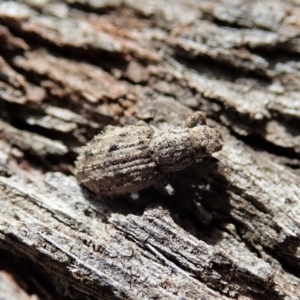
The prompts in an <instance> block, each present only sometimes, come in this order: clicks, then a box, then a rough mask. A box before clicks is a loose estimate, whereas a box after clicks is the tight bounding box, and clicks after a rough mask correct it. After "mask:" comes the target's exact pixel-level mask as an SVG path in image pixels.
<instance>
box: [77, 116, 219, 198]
mask: <svg viewBox="0 0 300 300" xmlns="http://www.w3.org/2000/svg"><path fill="white" fill-rule="evenodd" d="M222 146H223V141H222V136H221V133H220V132H219V131H218V130H216V129H214V128H211V127H209V126H207V125H206V119H205V115H204V114H203V113H202V112H195V113H194V114H193V115H192V116H191V117H189V118H188V119H187V120H186V122H185V125H184V126H182V127H180V126H170V127H168V128H166V129H157V128H154V127H150V126H149V125H147V124H146V123H138V124H137V125H127V126H124V127H117V126H107V127H106V129H105V130H104V132H102V133H100V134H98V135H96V136H95V137H94V138H93V140H91V141H90V142H89V143H88V144H87V145H86V146H85V147H84V148H83V151H82V152H81V154H80V155H79V157H78V159H77V161H76V178H77V179H78V181H79V182H80V183H81V184H83V185H84V186H86V187H87V188H88V189H89V190H91V191H93V192H94V193H96V194H97V195H102V196H117V195H121V194H126V193H133V192H137V191H139V190H141V189H144V188H146V187H149V186H150V185H152V184H155V183H157V182H159V181H160V180H162V179H164V178H165V176H166V174H167V173H169V172H175V171H179V170H183V169H184V168H186V167H188V166H190V165H191V164H192V163H193V162H195V161H196V160H197V159H199V158H202V157H205V156H209V155H211V154H212V153H214V152H216V151H219V150H221V149H222Z"/></svg>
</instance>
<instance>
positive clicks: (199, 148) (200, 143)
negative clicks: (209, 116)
mask: <svg viewBox="0 0 300 300" xmlns="http://www.w3.org/2000/svg"><path fill="white" fill-rule="evenodd" d="M190 135H191V144H192V148H193V152H194V155H195V158H202V157H205V156H208V155H211V154H213V153H214V152H217V151H220V150H221V149H222V147H223V139H222V135H221V132H219V131H218V130H216V129H214V128H211V127H209V126H196V127H193V128H191V129H190Z"/></svg>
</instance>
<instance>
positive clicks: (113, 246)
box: [0, 0, 300, 300]
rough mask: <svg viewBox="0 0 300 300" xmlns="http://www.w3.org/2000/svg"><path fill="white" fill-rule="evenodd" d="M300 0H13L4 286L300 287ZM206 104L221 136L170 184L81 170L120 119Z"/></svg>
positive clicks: (1, 24) (112, 292)
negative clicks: (131, 185)
mask: <svg viewBox="0 0 300 300" xmlns="http://www.w3.org/2000/svg"><path fill="white" fill-rule="evenodd" d="M298 5H299V3H297V1H296V0H295V1H285V2H284V1H274V0H270V1H246V0H244V1H242V0H240V1H229V0H227V1H196V0H189V1H184V0H182V1H181V0H177V1H167V0H165V1H142V2H141V1H132V0H115V1H99V2H96V1H76V0H75V1H74V0H72V1H65V2H60V1H57V2H51V1H49V2H48V1H44V2H43V1H34V0H28V1H18V2H4V1H0V41H1V43H0V55H1V56H0V67H1V68H0V269H1V270H2V271H0V299H36V298H38V299H62V298H66V299H69V298H70V299H181V300H182V299H241V300H242V299H243V300H244V299H299V298H300V279H299V274H300V248H299V245H300V226H299V224H300V217H299V216H300V179H299V174H300V172H299V167H300V146H299V145H300V129H299V128H300V127H299V124H300V122H299V121H300V101H299V99H300V91H299V78H300V75H299V74H300V73H299V62H298V60H299V54H300V40H299V36H300V23H299V17H300V8H299V6H298ZM196 110H202V111H204V112H205V113H206V115H207V117H208V118H209V119H208V123H209V124H210V125H212V126H215V127H216V128H217V129H218V130H220V131H221V132H222V134H223V139H224V147H223V149H222V151H221V152H219V153H216V154H214V155H213V158H210V159H204V160H202V161H200V162H198V163H197V164H195V165H193V166H192V167H190V168H188V169H186V170H184V171H181V172H178V173H174V174H172V175H171V176H170V178H169V179H168V182H169V185H168V186H167V187H166V188H165V189H163V190H161V189H156V188H149V189H146V190H144V191H142V192H141V193H139V194H138V195H135V196H136V197H137V198H138V199H135V198H134V197H132V196H131V195H126V196H123V197H119V198H116V199H110V200H109V201H108V200H107V199H104V198H101V197H99V196H96V195H93V194H92V193H91V192H89V191H88V190H86V189H84V188H82V187H81V186H80V185H79V184H78V182H77V181H76V179H75V177H74V176H73V167H74V160H75V159H76V156H77V155H78V153H79V151H80V147H81V146H82V145H84V144H85V143H86V142H87V141H89V140H90V139H91V138H92V137H93V136H94V135H95V134H97V133H99V132H101V130H103V128H104V127H105V126H106V125H126V124H135V123H137V122H138V121H140V120H142V121H145V122H147V123H149V124H151V125H154V126H157V127H158V128H165V127H166V126H168V125H170V124H172V125H181V124H182V122H183V121H184V120H185V119H186V118H187V117H188V116H190V115H191V114H192V112H193V111H196ZM8 274H11V275H8Z"/></svg>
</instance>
